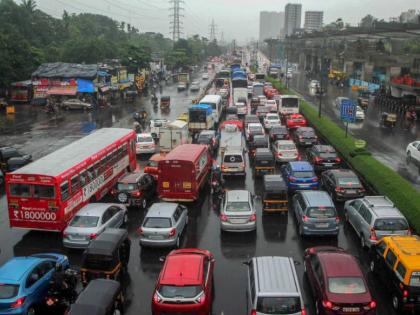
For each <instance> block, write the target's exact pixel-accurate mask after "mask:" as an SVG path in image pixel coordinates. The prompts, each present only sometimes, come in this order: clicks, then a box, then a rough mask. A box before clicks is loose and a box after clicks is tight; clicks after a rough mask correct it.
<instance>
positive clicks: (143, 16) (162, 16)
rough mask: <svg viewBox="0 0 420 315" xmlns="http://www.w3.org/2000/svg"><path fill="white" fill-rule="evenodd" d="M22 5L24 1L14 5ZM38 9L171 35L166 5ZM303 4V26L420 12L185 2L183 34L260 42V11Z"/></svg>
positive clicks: (349, 4)
mask: <svg viewBox="0 0 420 315" xmlns="http://www.w3.org/2000/svg"><path fill="white" fill-rule="evenodd" d="M15 1H16V2H20V0H15ZM36 2H37V4H38V7H39V8H40V9H42V10H43V11H46V12H47V13H49V14H51V15H53V16H56V17H58V16H61V14H62V12H63V9H66V10H67V11H68V12H71V13H73V12H74V13H79V12H91V13H98V14H104V15H108V16H110V17H112V18H114V19H116V20H119V21H126V22H127V23H130V22H131V24H132V25H134V26H136V27H137V28H139V29H140V31H141V32H144V31H154V32H160V33H162V34H164V35H165V36H169V19H170V18H169V17H168V15H169V14H170V12H169V7H170V6H171V4H170V3H169V1H168V0H36ZM289 2H293V3H301V4H302V24H303V17H304V12H305V11H307V10H321V11H324V23H326V24H327V23H329V22H331V21H335V20H336V19H337V18H339V17H341V18H343V20H344V22H348V23H351V24H357V22H359V21H360V19H361V18H362V17H364V16H365V15H367V14H372V15H374V16H375V17H377V18H379V19H382V18H383V19H385V20H388V18H389V17H391V16H392V17H393V16H398V15H399V14H400V12H401V11H406V10H408V9H410V8H413V9H416V10H420V0H399V1H398V0H300V1H287V0H184V3H183V4H182V7H183V8H184V12H183V14H184V17H183V18H182V21H183V25H184V27H183V31H184V35H192V34H197V33H199V34H200V35H203V36H207V37H208V36H209V33H210V23H211V21H212V19H214V21H215V24H216V26H217V29H216V35H217V37H218V38H220V36H221V34H222V32H223V34H224V38H225V40H231V39H234V38H235V39H237V40H239V41H240V42H243V41H245V40H249V39H251V38H254V39H255V38H257V37H258V32H259V31H258V27H259V12H260V11H284V6H285V5H286V3H289Z"/></svg>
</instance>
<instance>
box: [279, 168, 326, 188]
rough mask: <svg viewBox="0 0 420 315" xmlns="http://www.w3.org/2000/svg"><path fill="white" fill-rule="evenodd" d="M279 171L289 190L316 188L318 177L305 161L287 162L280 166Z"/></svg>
mask: <svg viewBox="0 0 420 315" xmlns="http://www.w3.org/2000/svg"><path fill="white" fill-rule="evenodd" d="M281 173H282V175H283V178H284V181H285V183H286V185H287V187H288V189H289V191H295V190H306V189H318V187H319V183H318V177H317V176H316V175H315V172H314V168H313V166H312V165H311V164H310V163H309V162H307V161H301V162H289V163H287V164H285V165H284V166H282V168H281Z"/></svg>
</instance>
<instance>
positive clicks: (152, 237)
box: [149, 235, 163, 240]
mask: <svg viewBox="0 0 420 315" xmlns="http://www.w3.org/2000/svg"><path fill="white" fill-rule="evenodd" d="M149 238H150V239H151V240H163V236H162V235H150V236H149Z"/></svg>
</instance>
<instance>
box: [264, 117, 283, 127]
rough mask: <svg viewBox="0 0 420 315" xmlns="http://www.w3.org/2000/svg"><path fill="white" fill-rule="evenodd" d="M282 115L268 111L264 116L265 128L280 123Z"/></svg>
mask: <svg viewBox="0 0 420 315" xmlns="http://www.w3.org/2000/svg"><path fill="white" fill-rule="evenodd" d="M280 124H281V121H280V117H279V115H278V114H273V113H268V114H267V115H265V118H264V128H265V129H270V128H271V127H272V126H274V125H280Z"/></svg>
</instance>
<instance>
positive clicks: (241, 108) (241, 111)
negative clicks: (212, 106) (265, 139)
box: [235, 102, 248, 116]
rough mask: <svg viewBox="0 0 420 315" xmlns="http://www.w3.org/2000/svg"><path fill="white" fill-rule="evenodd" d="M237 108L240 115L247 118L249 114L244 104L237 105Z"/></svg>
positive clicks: (238, 103)
mask: <svg viewBox="0 0 420 315" xmlns="http://www.w3.org/2000/svg"><path fill="white" fill-rule="evenodd" d="M235 107H236V108H237V109H238V115H243V116H245V115H247V114H248V108H247V106H246V104H245V103H244V102H237V103H235Z"/></svg>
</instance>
